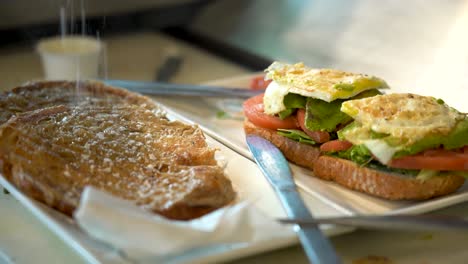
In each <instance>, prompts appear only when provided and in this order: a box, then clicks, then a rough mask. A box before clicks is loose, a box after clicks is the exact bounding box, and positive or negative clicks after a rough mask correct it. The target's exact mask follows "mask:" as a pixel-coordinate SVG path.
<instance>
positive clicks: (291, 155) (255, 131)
mask: <svg viewBox="0 0 468 264" xmlns="http://www.w3.org/2000/svg"><path fill="white" fill-rule="evenodd" d="M244 132H245V134H247V135H258V136H260V137H263V138H265V139H266V140H268V141H270V142H271V143H273V144H274V145H275V146H277V147H278V148H279V149H280V150H281V152H282V153H283V155H284V156H285V157H286V159H288V160H289V161H291V162H293V163H295V164H297V165H300V166H303V167H306V168H309V169H311V170H312V169H313V168H314V163H315V161H316V160H317V159H318V157H319V155H320V149H319V148H318V147H316V146H312V145H307V144H302V143H299V142H297V141H294V140H292V139H289V138H286V137H283V136H281V135H278V133H276V131H275V130H272V129H266V128H262V127H259V126H256V125H254V124H253V123H252V122H250V121H248V120H245V121H244Z"/></svg>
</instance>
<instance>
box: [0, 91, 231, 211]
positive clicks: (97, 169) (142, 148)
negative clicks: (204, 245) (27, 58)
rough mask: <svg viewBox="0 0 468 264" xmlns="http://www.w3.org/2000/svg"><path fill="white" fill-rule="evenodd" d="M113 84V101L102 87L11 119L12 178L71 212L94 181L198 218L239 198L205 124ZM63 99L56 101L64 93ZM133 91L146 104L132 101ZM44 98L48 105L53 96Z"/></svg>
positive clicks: (6, 164) (7, 126) (5, 132)
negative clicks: (172, 114)
mask: <svg viewBox="0 0 468 264" xmlns="http://www.w3.org/2000/svg"><path fill="white" fill-rule="evenodd" d="M98 88H99V87H98ZM38 89H42V88H38ZM93 89H94V88H92V87H90V89H89V90H90V91H95V90H93ZM106 89H107V88H106ZM65 90H66V89H59V91H60V92H62V91H65ZM108 91H111V92H112V93H111V95H110V98H113V99H111V100H110V101H109V100H107V99H106V100H101V101H99V102H98V103H96V100H94V99H96V98H100V97H106V96H104V94H105V93H106V92H107V90H106V91H104V92H102V91H99V93H98V94H99V96H94V97H93V98H94V99H93V100H91V101H93V103H89V102H90V100H89V99H82V100H81V102H82V103H79V104H74V103H69V104H70V105H68V106H64V105H60V106H52V107H49V108H43V109H38V110H36V111H31V112H25V113H23V114H21V115H17V116H14V117H12V118H10V119H9V121H8V122H6V123H4V124H3V125H2V126H1V127H0V160H1V161H2V169H3V174H4V175H5V177H6V178H7V179H8V180H9V181H11V182H12V183H13V184H14V185H15V186H16V187H17V188H19V189H20V190H21V191H22V192H23V193H25V194H27V195H29V196H31V197H33V198H35V199H37V200H39V201H42V202H43V203H45V204H47V205H49V206H51V207H53V208H56V209H58V210H60V211H62V212H64V213H66V214H69V215H71V214H72V213H73V211H74V209H75V208H76V207H77V206H78V203H79V200H80V196H81V193H82V191H83V188H84V187H85V186H87V185H91V186H94V187H96V188H98V189H101V190H104V191H106V192H108V193H111V194H113V195H116V196H118V197H121V198H124V199H127V200H132V201H134V202H135V203H136V204H138V205H140V206H141V207H143V208H145V209H147V210H151V211H153V212H156V213H158V214H161V215H164V216H166V217H168V218H172V219H192V218H195V217H198V216H201V215H203V214H205V213H208V212H210V211H212V210H215V209H217V208H220V207H222V206H224V205H226V204H228V203H230V202H231V201H233V199H234V197H235V192H234V190H233V188H232V185H231V182H230V180H229V179H228V178H227V177H226V176H225V175H224V170H223V168H221V167H220V166H219V165H217V162H216V160H215V157H214V155H215V151H216V150H215V149H213V148H210V147H209V146H208V145H207V143H206V140H205V137H204V135H203V133H202V131H201V130H200V129H199V128H198V127H196V126H190V125H186V124H183V123H181V122H178V121H169V120H168V119H167V118H165V116H164V115H162V114H161V112H160V111H155V109H157V107H156V106H155V105H154V106H150V104H152V102H151V100H150V99H146V97H143V96H139V95H135V94H132V93H129V92H126V91H124V90H122V94H123V95H124V96H122V97H120V94H119V93H117V94H116V93H113V91H120V89H113V88H110V90H108ZM28 93H29V94H31V93H37V91H33V92H28ZM56 98H57V99H55V97H54V99H52V100H51V101H53V102H57V101H60V100H62V99H60V98H59V97H58V96H57V97H56ZM122 98H124V99H123V101H122ZM129 98H130V99H131V100H135V101H132V102H138V103H140V102H141V103H142V104H141V105H137V104H132V103H128V101H125V100H130V99H129ZM63 100H65V101H66V100H67V99H63ZM41 102H45V103H44V104H43V105H48V103H47V99H45V100H43V101H41ZM83 102H84V103H83ZM28 107H30V108H35V107H33V106H28ZM153 107H155V108H154V109H153ZM23 109H25V108H23Z"/></svg>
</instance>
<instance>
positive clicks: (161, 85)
mask: <svg viewBox="0 0 468 264" xmlns="http://www.w3.org/2000/svg"><path fill="white" fill-rule="evenodd" d="M102 82H103V83H105V84H107V85H111V86H117V87H122V88H125V89H127V90H130V91H132V92H137V93H142V94H147V95H178V96H203V97H230V98H249V97H252V96H255V95H259V94H260V93H263V92H264V91H263V90H252V89H247V88H229V87H220V86H208V85H192V84H175V83H165V82H143V81H128V80H102Z"/></svg>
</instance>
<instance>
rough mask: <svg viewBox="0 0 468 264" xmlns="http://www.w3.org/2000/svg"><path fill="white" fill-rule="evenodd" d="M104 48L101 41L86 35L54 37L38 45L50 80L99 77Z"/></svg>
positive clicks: (46, 74)
mask: <svg viewBox="0 0 468 264" xmlns="http://www.w3.org/2000/svg"><path fill="white" fill-rule="evenodd" d="M102 49H103V43H102V42H101V41H99V40H97V39H94V38H91V37H85V36H68V37H64V38H62V37H53V38H48V39H43V40H41V41H40V42H39V43H38V45H37V51H38V52H39V55H40V56H41V60H42V66H43V68H44V74H45V78H46V79H48V80H80V79H97V78H99V65H100V61H101V52H102Z"/></svg>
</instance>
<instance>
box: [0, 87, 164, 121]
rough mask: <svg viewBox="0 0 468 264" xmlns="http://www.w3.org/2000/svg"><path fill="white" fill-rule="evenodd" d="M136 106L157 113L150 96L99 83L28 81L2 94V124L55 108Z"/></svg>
mask: <svg viewBox="0 0 468 264" xmlns="http://www.w3.org/2000/svg"><path fill="white" fill-rule="evenodd" d="M115 103H119V104H122V103H124V104H135V105H140V106H142V107H145V108H148V109H154V110H157V109H158V107H157V105H156V104H155V103H154V102H153V101H152V100H151V99H150V98H148V97H146V96H142V95H139V94H136V93H132V92H128V91H127V90H124V89H120V88H116V87H111V86H107V85H105V84H103V83H100V82H94V81H83V82H71V81H39V82H29V83H26V84H24V85H22V86H19V87H16V88H13V89H12V90H10V91H7V92H4V93H2V94H0V110H1V111H0V124H3V123H5V122H6V121H8V119H9V118H10V117H12V116H14V115H17V114H20V113H23V112H27V111H33V110H36V109H41V108H46V107H51V106H55V105H91V106H99V105H104V106H105V105H109V104H115Z"/></svg>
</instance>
